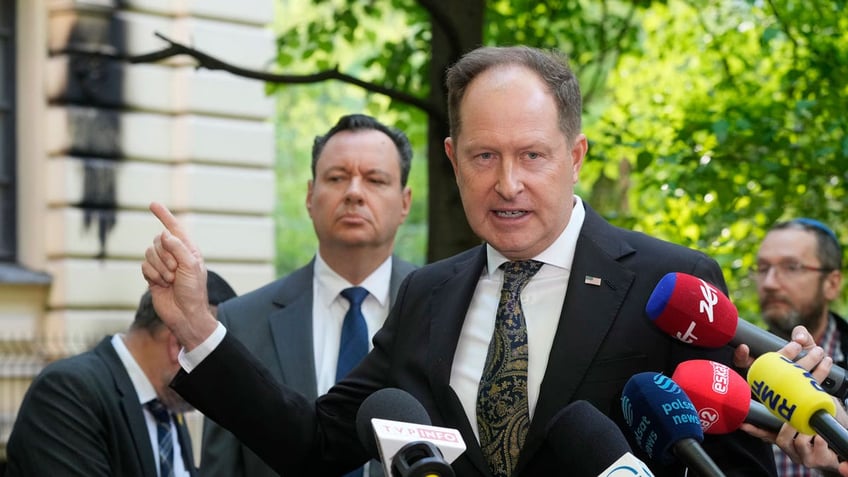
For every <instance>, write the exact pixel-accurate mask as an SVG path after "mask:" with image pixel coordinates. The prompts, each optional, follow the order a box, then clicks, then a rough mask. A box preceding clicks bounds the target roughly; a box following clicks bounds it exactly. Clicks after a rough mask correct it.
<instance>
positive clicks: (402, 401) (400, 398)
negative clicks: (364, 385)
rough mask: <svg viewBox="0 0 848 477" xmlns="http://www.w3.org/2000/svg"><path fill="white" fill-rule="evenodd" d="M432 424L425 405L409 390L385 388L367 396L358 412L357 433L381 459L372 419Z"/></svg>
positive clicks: (366, 446)
mask: <svg viewBox="0 0 848 477" xmlns="http://www.w3.org/2000/svg"><path fill="white" fill-rule="evenodd" d="M375 418H376V419H386V420H389V421H400V422H408V423H411V424H423V425H425V426H429V425H430V415H429V414H427V410H426V409H424V406H423V405H421V403H420V402H418V400H417V399H415V397H413V396H412V395H411V394H409V393H408V392H406V391H404V390H403V389H397V388H383V389H380V390H377V391H375V392H374V393H373V394H371V395H370V396H368V397H367V398H365V400H364V401H362V404H361V405H360V406H359V410H358V411H357V412H356V433H357V435H358V436H359V442H361V443H362V446H363V447H365V450H366V451H368V454H369V455H371V456H372V457H374V458H376V459H379V458H380V451H379V450H378V449H377V438H376V437H375V436H374V428H373V427H372V425H371V419H375Z"/></svg>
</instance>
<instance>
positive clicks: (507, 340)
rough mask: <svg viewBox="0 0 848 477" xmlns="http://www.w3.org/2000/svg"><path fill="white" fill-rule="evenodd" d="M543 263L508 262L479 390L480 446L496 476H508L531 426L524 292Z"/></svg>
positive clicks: (504, 267) (505, 266)
mask: <svg viewBox="0 0 848 477" xmlns="http://www.w3.org/2000/svg"><path fill="white" fill-rule="evenodd" d="M541 267H542V263H541V262H537V261H535V260H526V261H522V262H507V263H505V264H503V265H501V268H503V270H504V281H503V287H502V288H501V299H500V303H498V313H497V317H496V318H495V332H494V334H493V335H492V341H491V342H489V352H488V354H487V355H486V365H485V367H484V368H483V376H482V377H481V378H480V387H479V389H478V390H477V426H478V428H479V431H480V447H481V448H482V449H483V455H484V456H486V459H487V460H488V461H489V468H490V469H491V470H492V473H493V474H494V475H495V477H509V476H510V475H512V472H513V470H515V464H516V462H518V454H519V452H521V447H522V446H523V445H524V439H525V438H526V437H527V430H528V429H529V427H530V410H529V407H528V402H527V326H526V325H525V323H524V312H523V311H522V310H521V290H522V289H523V288H524V286H525V285H527V282H528V281H529V280H530V278H531V277H532V276H533V275H535V274H536V272H538V271H539V268H541Z"/></svg>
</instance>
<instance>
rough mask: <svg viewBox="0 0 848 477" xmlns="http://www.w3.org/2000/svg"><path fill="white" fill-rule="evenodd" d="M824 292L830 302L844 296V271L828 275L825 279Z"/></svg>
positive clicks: (836, 271) (835, 271)
mask: <svg viewBox="0 0 848 477" xmlns="http://www.w3.org/2000/svg"><path fill="white" fill-rule="evenodd" d="M822 290H823V292H824V298H825V299H826V300H827V301H829V302H830V301H833V300H836V299H837V298H839V296H840V295H841V294H842V271H841V270H834V271H832V272H830V273H828V274H827V276H826V277H824V283H823V284H822Z"/></svg>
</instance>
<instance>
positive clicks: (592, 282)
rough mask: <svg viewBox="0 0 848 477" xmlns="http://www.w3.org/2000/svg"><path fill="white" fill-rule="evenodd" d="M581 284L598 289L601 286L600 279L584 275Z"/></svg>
mask: <svg viewBox="0 0 848 477" xmlns="http://www.w3.org/2000/svg"><path fill="white" fill-rule="evenodd" d="M583 283H585V284H586V285H592V286H596V287H599V286H601V279H600V278H598V277H593V276H592V275H586V278H585V279H584V280H583Z"/></svg>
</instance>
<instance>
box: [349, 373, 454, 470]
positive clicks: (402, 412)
mask: <svg viewBox="0 0 848 477" xmlns="http://www.w3.org/2000/svg"><path fill="white" fill-rule="evenodd" d="M356 432H357V434H358V436H359V440H360V442H362V445H363V447H365V450H367V451H368V453H369V454H370V455H371V456H373V457H375V458H376V459H378V460H380V461H381V462H382V463H383V469H384V471H385V473H386V475H387V476H391V477H454V472H453V468H452V467H451V466H450V462H453V460H454V459H456V458H457V457H458V456H459V455H460V454H461V453H462V452H464V451H465V442H464V441H463V440H462V437H461V436H460V434H459V431H457V430H455V429H447V428H443V427H435V426H431V425H430V416H429V415H428V414H427V410H426V409H424V406H422V405H421V403H420V402H418V400H417V399H415V398H414V397H413V396H412V395H411V394H409V393H408V392H406V391H404V390H402V389H396V388H384V389H380V390H378V391H376V392H374V393H373V394H371V395H370V396H368V397H367V398H366V399H365V400H364V401H362V404H361V405H360V407H359V410H358V411H357V413H356Z"/></svg>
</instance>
